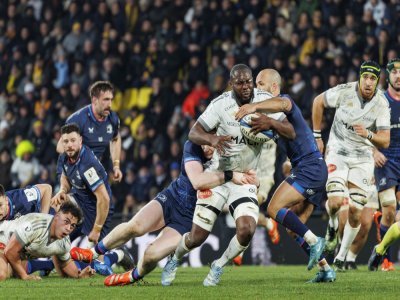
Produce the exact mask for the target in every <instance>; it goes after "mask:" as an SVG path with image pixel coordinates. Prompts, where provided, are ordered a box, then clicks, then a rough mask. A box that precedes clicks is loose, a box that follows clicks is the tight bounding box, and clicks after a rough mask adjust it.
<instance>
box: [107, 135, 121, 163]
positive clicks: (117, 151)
mask: <svg viewBox="0 0 400 300" xmlns="http://www.w3.org/2000/svg"><path fill="white" fill-rule="evenodd" d="M110 154H111V160H112V162H113V166H116V164H115V162H118V167H119V159H120V157H121V135H120V134H119V133H118V135H117V136H116V137H115V138H113V139H112V140H111V142H110Z"/></svg>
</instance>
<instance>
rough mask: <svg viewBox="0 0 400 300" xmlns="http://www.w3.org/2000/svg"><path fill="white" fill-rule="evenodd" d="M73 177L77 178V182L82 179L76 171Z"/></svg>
mask: <svg viewBox="0 0 400 300" xmlns="http://www.w3.org/2000/svg"><path fill="white" fill-rule="evenodd" d="M75 176H76V178H78V179H79V180H81V179H82V178H81V175H80V174H79V171H76V174H75Z"/></svg>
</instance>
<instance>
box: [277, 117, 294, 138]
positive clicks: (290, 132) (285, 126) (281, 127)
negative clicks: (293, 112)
mask: <svg viewBox="0 0 400 300" xmlns="http://www.w3.org/2000/svg"><path fill="white" fill-rule="evenodd" d="M271 127H272V128H273V129H274V130H275V131H276V132H277V133H278V134H279V135H280V136H283V137H284V138H287V139H289V140H294V139H295V138H296V132H295V131H294V128H293V125H292V123H290V122H289V121H288V120H287V118H285V119H283V120H282V121H277V120H273V119H272V120H271Z"/></svg>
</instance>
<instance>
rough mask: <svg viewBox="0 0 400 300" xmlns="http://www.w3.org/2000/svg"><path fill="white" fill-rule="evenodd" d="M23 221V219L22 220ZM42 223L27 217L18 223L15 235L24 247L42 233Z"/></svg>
mask: <svg viewBox="0 0 400 300" xmlns="http://www.w3.org/2000/svg"><path fill="white" fill-rule="evenodd" d="M21 221H22V220H21ZM40 227H42V224H41V223H40V221H39V223H38V222H37V221H36V222H35V221H33V220H29V219H25V220H24V221H22V222H21V223H19V224H18V226H17V228H16V230H15V236H16V238H17V240H18V242H19V243H20V244H21V246H22V247H25V246H27V245H29V244H31V243H32V242H33V241H34V240H35V239H36V238H37V237H38V236H39V235H40V233H41V230H39V228H40Z"/></svg>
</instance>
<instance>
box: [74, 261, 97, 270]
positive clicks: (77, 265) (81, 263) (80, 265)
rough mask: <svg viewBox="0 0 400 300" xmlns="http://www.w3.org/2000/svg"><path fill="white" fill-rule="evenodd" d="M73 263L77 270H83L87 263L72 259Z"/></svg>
mask: <svg viewBox="0 0 400 300" xmlns="http://www.w3.org/2000/svg"><path fill="white" fill-rule="evenodd" d="M74 263H75V265H76V267H77V268H78V270H79V271H81V270H83V269H84V268H86V267H87V266H88V265H89V264H88V263H85V262H83V261H78V260H74ZM92 264H93V262H92ZM92 264H91V265H90V266H91V268H93V266H92Z"/></svg>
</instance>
